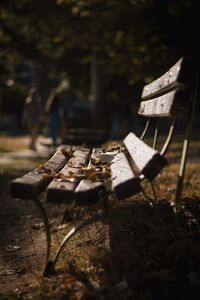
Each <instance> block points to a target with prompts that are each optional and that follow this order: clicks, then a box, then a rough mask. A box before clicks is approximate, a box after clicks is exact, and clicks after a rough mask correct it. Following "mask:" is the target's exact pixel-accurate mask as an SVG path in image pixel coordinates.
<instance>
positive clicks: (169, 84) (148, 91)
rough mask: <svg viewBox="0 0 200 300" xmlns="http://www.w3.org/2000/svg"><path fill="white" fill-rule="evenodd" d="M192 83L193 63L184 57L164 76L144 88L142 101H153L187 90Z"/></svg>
mask: <svg viewBox="0 0 200 300" xmlns="http://www.w3.org/2000/svg"><path fill="white" fill-rule="evenodd" d="M190 81H191V63H189V60H188V58H185V57H182V58H181V59H179V60H178V61H177V62H176V63H175V64H174V66H173V67H171V68H170V69H169V70H168V71H167V72H166V73H165V74H164V75H162V76H161V77H159V78H158V79H156V80H155V81H153V82H151V83H150V84H148V85H146V86H144V88H143V91H142V99H151V98H153V97H155V96H159V95H161V94H163V93H166V92H169V91H171V90H175V89H177V88H180V89H185V88H186V86H187V85H188V83H190Z"/></svg>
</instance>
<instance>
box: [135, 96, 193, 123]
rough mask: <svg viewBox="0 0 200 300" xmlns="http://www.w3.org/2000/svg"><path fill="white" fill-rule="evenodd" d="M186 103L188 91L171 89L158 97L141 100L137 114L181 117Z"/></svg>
mask: <svg viewBox="0 0 200 300" xmlns="http://www.w3.org/2000/svg"><path fill="white" fill-rule="evenodd" d="M188 104H189V96H188V93H186V92H182V91H172V92H169V93H167V94H165V95H162V96H160V97H158V98H155V99H152V100H146V101H142V102H141V103H140V107H139V110H138V114H139V115H141V116H144V117H168V118H169V117H170V118H174V117H182V116H183V115H184V112H186V111H187V109H188Z"/></svg>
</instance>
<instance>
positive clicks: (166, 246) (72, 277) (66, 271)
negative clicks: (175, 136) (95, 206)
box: [0, 141, 200, 300]
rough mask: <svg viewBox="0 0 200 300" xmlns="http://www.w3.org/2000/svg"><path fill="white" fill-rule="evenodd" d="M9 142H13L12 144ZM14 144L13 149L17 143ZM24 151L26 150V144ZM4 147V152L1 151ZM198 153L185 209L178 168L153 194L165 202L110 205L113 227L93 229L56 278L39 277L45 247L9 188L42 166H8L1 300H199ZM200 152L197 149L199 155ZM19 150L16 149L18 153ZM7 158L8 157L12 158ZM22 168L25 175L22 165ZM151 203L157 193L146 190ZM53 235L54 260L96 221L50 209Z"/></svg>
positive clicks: (35, 222)
mask: <svg viewBox="0 0 200 300" xmlns="http://www.w3.org/2000/svg"><path fill="white" fill-rule="evenodd" d="M10 142H11V141H10ZM4 144H5V143H4ZM11 144H12V142H11ZM22 144H23V143H21V144H20V145H21V148H22V149H20V151H21V150H24V149H26V143H25V144H24V147H22ZM1 145H2V144H1ZM198 145H199V144H195V145H194V147H193V148H194V149H193V148H192V149H193V150H194V151H193V152H192V160H191V161H190V163H189V166H188V168H187V176H186V181H185V190H184V194H183V201H182V207H181V209H180V211H179V212H178V214H177V213H175V212H174V208H173V206H172V205H171V203H172V202H170V201H172V200H173V197H174V191H175V183H176V177H175V176H174V174H175V172H177V164H176V163H173V160H174V153H175V154H177V152H178V150H177V149H176V145H175V146H174V149H176V150H174V152H173V151H172V152H171V154H170V155H169V156H171V158H170V159H171V161H172V164H171V165H170V166H169V167H167V168H166V169H165V170H164V171H163V172H162V176H158V179H157V180H156V183H155V188H156V191H157V193H158V198H159V199H160V201H158V202H155V201H154V202H152V201H149V200H144V195H142V194H141V195H137V196H135V197H132V198H130V199H127V200H125V201H122V202H120V203H118V202H116V201H115V200H113V199H111V207H112V210H111V212H110V216H109V222H108V223H105V224H101V223H97V224H96V225H94V226H89V227H88V228H87V229H86V230H84V231H83V232H80V233H79V234H77V236H76V237H75V238H74V239H73V240H72V241H71V242H70V244H69V245H68V247H66V249H65V250H64V251H63V254H62V255H61V257H60V259H59V262H58V264H57V268H56V273H55V274H54V275H52V276H50V277H47V278H44V277H42V276H41V271H42V268H43V265H44V259H45V249H46V241H45V234H44V228H43V225H42V223H41V219H40V217H39V214H38V212H37V209H36V208H35V207H34V205H33V203H32V202H30V201H28V200H17V199H13V198H12V197H10V196H9V182H10V180H12V179H13V178H16V177H18V176H20V175H21V174H24V172H25V171H26V168H27V170H29V168H30V167H31V166H32V167H34V165H36V164H38V163H39V161H40V160H42V159H43V158H41V157H40V158H38V160H37V159H36V158H34V160H32V161H31V165H30V160H29V164H28V165H26V163H24V164H22V161H23V159H22V158H21V160H20V159H19V157H18V158H17V161H15V162H14V160H13V162H11V161H10V163H9V164H7V165H6V164H4V165H3V164H2V168H1V172H0V199H1V201H0V237H1V239H0V299H38V300H40V299H52V300H53V299H56V300H57V299H77V300H83V299H112V300H113V299H125V300H127V299H141V300H143V299H145V300H146V299H168V298H169V297H171V298H173V299H181V300H182V299H198V297H199V296H200V256H199V251H200V235H199V233H200V232H199V231H200V229H199V222H200V189H199V184H200V179H199V178H200V162H199V160H198V158H199V153H200V152H199V149H200V147H199V146H198ZM197 146H198V147H197ZM12 147H13V146H12ZM7 151H8V150H7ZM20 164H21V165H23V169H21V168H20V166H19V165H20ZM146 190H147V192H148V194H149V195H152V191H150V190H149V186H146ZM45 207H46V208H47V211H48V215H49V217H50V223H51V232H52V235H53V243H52V246H53V247H52V248H53V252H55V249H56V247H57V245H58V243H59V242H60V241H61V239H62V237H63V236H64V234H65V232H66V231H68V230H70V228H72V226H73V225H74V224H76V223H78V222H80V220H82V219H85V218H87V217H88V216H89V215H91V214H92V213H93V210H92V209H89V210H73V211H67V214H66V215H67V217H66V218H65V222H64V223H62V222H61V220H62V212H63V211H64V207H63V206H54V205H46V204H45Z"/></svg>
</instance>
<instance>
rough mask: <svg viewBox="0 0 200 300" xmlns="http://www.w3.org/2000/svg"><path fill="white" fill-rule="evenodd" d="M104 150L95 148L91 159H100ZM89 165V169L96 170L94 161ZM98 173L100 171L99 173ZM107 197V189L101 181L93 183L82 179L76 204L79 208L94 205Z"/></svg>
mask: <svg viewBox="0 0 200 300" xmlns="http://www.w3.org/2000/svg"><path fill="white" fill-rule="evenodd" d="M101 152H102V150H101V149H99V148H94V149H93V150H92V154H91V159H93V160H96V159H98V158H99V156H100V154H101ZM91 159H90V162H89V164H88V169H90V168H95V165H94V164H93V163H92V160H91ZM97 172H98V171H97ZM103 197H105V187H104V185H103V182H101V181H92V180H91V179H82V180H81V182H80V183H79V184H78V186H77V187H76V190H75V203H76V205H77V206H84V205H92V204H95V203H97V202H99V200H100V199H103Z"/></svg>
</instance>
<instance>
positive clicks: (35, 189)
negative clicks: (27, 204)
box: [10, 145, 69, 199]
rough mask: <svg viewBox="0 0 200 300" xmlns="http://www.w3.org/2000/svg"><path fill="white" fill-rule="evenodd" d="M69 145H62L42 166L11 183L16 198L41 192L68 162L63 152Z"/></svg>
mask: <svg viewBox="0 0 200 300" xmlns="http://www.w3.org/2000/svg"><path fill="white" fill-rule="evenodd" d="M63 149H64V151H66V150H69V147H68V146H65V145H62V146H60V147H59V148H58V149H57V151H56V153H55V154H54V155H53V156H52V157H51V158H50V159H49V160H48V161H47V162H46V163H45V164H44V165H43V166H42V167H39V168H37V169H35V170H33V171H31V172H29V173H27V174H25V175H23V176H21V177H19V178H17V179H14V180H13V181H11V183H10V194H11V195H12V196H13V197H16V198H22V199H32V198H34V197H36V196H37V195H38V194H39V193H41V192H42V191H43V190H44V189H45V188H46V186H47V185H48V184H49V182H50V181H51V180H52V177H51V175H52V174H54V173H56V172H58V171H59V170H60V169H61V168H62V167H63V166H64V164H65V163H66V161H67V159H68V158H67V156H66V155H64V154H63V153H64V152H62V151H63Z"/></svg>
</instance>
